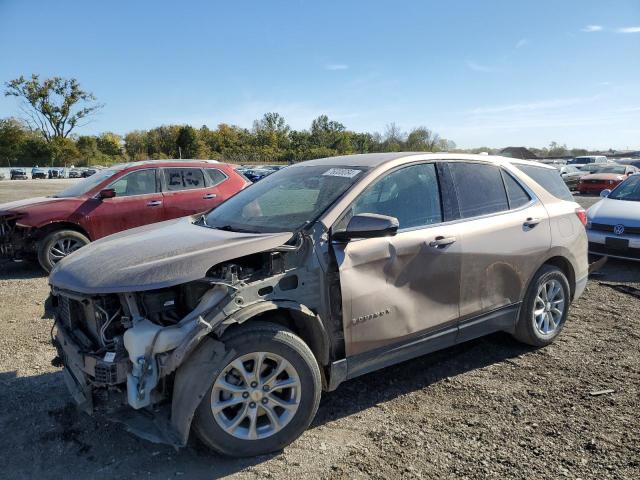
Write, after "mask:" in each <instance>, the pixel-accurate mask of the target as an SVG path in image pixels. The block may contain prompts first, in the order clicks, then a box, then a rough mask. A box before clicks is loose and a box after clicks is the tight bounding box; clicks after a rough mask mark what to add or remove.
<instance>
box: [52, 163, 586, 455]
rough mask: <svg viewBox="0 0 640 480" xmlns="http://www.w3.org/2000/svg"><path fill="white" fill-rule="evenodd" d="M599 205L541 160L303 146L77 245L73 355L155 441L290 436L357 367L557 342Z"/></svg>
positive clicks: (64, 305)
mask: <svg viewBox="0 0 640 480" xmlns="http://www.w3.org/2000/svg"><path fill="white" fill-rule="evenodd" d="M585 222H586V216H585V212H584V210H583V209H581V208H580V207H579V206H578V205H577V204H576V203H574V201H573V199H572V197H571V194H570V193H569V191H568V190H567V188H566V186H565V185H564V183H563V182H562V179H561V177H560V175H558V172H557V171H556V170H555V169H554V168H553V167H548V166H545V165H542V164H538V163H533V162H527V161H520V160H513V159H507V158H501V157H492V156H486V155H484V156H483V155H462V154H424V153H381V154H368V155H353V156H343V157H334V158H325V159H320V160H312V161H307V162H302V163H299V164H296V165H294V166H291V167H289V168H286V169H284V170H281V171H278V172H275V173H273V174H272V175H270V176H268V177H266V178H265V179H264V180H261V181H260V182H259V183H257V184H255V185H252V186H251V187H250V188H247V189H245V190H242V191H240V192H239V193H238V194H236V195H235V196H233V197H231V198H230V199H228V200H226V201H225V202H224V203H222V204H221V205H219V206H218V207H217V208H216V209H214V210H211V211H210V212H208V213H205V214H198V215H193V216H190V217H182V218H179V219H174V220H169V221H165V222H161V223H157V224H153V225H147V226H143V227H139V228H135V229H133V230H129V231H126V232H121V233H116V234H114V235H111V236H109V237H106V238H104V239H100V240H97V241H95V242H93V243H91V244H89V245H88V246H86V247H84V248H82V249H80V250H78V251H77V252H75V253H73V254H71V255H69V256H68V257H66V258H63V259H62V260H61V261H60V262H59V263H58V264H57V265H56V267H55V268H54V270H53V272H52V273H51V276H50V280H49V281H50V284H51V289H52V303H53V305H54V307H55V308H56V320H55V326H56V333H55V337H54V342H55V344H56V347H57V350H58V355H59V358H58V361H59V362H62V363H63V364H64V367H65V368H64V370H63V372H64V378H65V381H66V383H67V386H68V388H69V390H70V392H71V394H72V396H73V398H74V400H75V401H76V402H77V403H78V404H79V405H80V406H81V408H82V409H84V410H85V411H87V412H92V411H95V410H96V409H101V408H105V406H106V407H108V410H109V411H110V412H111V413H110V414H111V415H112V416H115V417H116V418H115V419H116V420H118V421H120V422H124V423H126V424H127V425H128V427H129V430H130V431H132V432H133V433H136V434H138V435H140V436H142V437H144V438H147V439H152V440H154V441H161V442H166V443H170V444H172V445H174V446H183V445H185V444H186V442H187V439H188V437H189V434H190V432H191V431H192V430H193V431H194V432H195V434H196V435H197V436H198V437H199V438H200V439H201V440H202V441H203V442H204V443H205V444H206V445H208V446H209V447H210V448H212V449H214V450H216V451H218V452H221V453H223V454H227V455H234V456H250V455H258V454H264V453H267V452H272V451H275V450H279V449H282V448H283V447H285V446H286V445H288V444H289V443H291V442H292V441H293V440H295V439H296V438H297V437H298V436H299V435H301V434H302V432H303V431H304V430H305V429H306V428H307V427H308V426H309V424H310V423H311V421H312V419H313V417H314V415H315V413H316V410H317V409H318V404H319V401H320V394H321V391H322V390H333V389H335V388H336V387H337V386H338V385H339V384H340V383H341V382H343V381H345V380H349V379H351V378H354V377H357V376H359V375H362V374H365V373H367V372H371V371H374V370H377V369H380V368H383V367H386V366H389V365H392V364H395V363H398V362H402V361H405V360H408V359H410V358H413V357H416V356H419V355H423V354H425V353H428V352H432V351H435V350H439V349H442V348H446V347H450V346H452V345H455V344H457V343H460V342H464V341H467V340H470V339H473V338H476V337H480V336H482V335H486V334H489V333H492V332H496V331H505V332H509V333H510V334H512V335H513V336H514V337H515V338H516V339H517V340H519V341H521V342H525V343H527V344H530V345H535V346H539V347H541V346H545V345H548V344H549V343H551V342H552V341H553V340H554V339H555V338H556V337H557V336H558V335H559V333H560V331H561V330H562V328H563V326H564V323H565V321H566V319H567V314H568V309H569V305H570V304H571V302H572V301H573V300H575V299H576V298H577V297H578V296H579V295H580V294H581V293H582V292H583V290H584V288H585V284H586V281H587V271H588V266H587V237H586V233H585V228H584V224H585ZM115 407H117V408H115Z"/></svg>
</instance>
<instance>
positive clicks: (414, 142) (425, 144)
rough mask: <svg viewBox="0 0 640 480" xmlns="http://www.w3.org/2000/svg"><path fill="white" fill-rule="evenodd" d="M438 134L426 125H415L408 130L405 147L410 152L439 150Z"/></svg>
mask: <svg viewBox="0 0 640 480" xmlns="http://www.w3.org/2000/svg"><path fill="white" fill-rule="evenodd" d="M441 146H442V143H441V138H440V135H438V134H437V133H434V132H432V131H431V130H429V129H428V128H427V127H417V128H414V129H413V130H411V132H409V135H408V136H407V141H406V148H407V150H409V151H412V152H434V151H436V150H441V149H442V148H441Z"/></svg>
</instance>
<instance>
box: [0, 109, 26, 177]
mask: <svg viewBox="0 0 640 480" xmlns="http://www.w3.org/2000/svg"><path fill="white" fill-rule="evenodd" d="M30 136H31V132H29V130H28V129H27V128H25V126H24V125H23V124H22V123H21V122H20V121H19V120H17V119H15V118H4V119H0V165H2V166H4V165H6V166H11V165H15V163H16V161H17V160H18V157H20V155H21V152H22V148H23V147H24V143H25V142H26V141H27V140H28V139H29V138H30Z"/></svg>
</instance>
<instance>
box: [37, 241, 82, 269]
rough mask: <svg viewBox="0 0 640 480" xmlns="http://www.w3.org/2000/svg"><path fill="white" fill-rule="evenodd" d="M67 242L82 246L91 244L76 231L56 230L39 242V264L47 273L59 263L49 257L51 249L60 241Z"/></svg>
mask: <svg viewBox="0 0 640 480" xmlns="http://www.w3.org/2000/svg"><path fill="white" fill-rule="evenodd" d="M65 240H69V241H70V242H76V243H79V244H81V246H84V245H87V244H88V243H89V239H88V238H87V237H86V236H84V235H83V234H82V233H80V232H76V231H75V230H56V231H53V232H51V233H49V234H47V235H46V236H44V237H43V238H42V239H41V240H40V241H39V242H38V263H40V266H41V267H42V268H43V269H44V271H45V272H47V273H49V272H51V270H52V269H53V267H54V266H55V264H56V263H57V262H55V261H53V260H52V259H51V257H50V255H49V253H50V251H51V249H52V248H53V247H54V246H55V245H56V243H58V242H59V241H65Z"/></svg>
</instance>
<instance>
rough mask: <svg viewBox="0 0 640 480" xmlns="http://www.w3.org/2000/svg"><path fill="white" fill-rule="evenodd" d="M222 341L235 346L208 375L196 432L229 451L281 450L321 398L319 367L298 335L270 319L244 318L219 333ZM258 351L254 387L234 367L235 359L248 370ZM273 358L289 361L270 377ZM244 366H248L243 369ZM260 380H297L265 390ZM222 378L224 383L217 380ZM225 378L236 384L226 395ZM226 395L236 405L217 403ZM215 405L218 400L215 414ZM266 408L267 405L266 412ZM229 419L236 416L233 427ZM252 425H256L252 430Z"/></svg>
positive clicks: (240, 454) (242, 453)
mask: <svg viewBox="0 0 640 480" xmlns="http://www.w3.org/2000/svg"><path fill="white" fill-rule="evenodd" d="M222 341H223V342H224V344H225V347H226V348H227V350H233V351H235V352H234V356H233V358H232V359H231V360H230V361H225V363H227V364H226V365H219V368H216V369H215V372H216V373H215V374H214V377H215V378H211V379H210V380H211V383H212V385H211V387H210V388H209V390H208V392H207V393H206V394H205V397H204V398H203V400H202V402H201V403H200V405H199V406H198V408H197V409H196V413H195V417H194V421H193V428H194V431H195V432H196V435H198V437H199V438H200V439H201V440H202V442H203V443H204V444H205V445H207V446H208V447H209V448H211V449H213V450H215V451H217V452H219V453H222V454H223V455H228V456H232V457H249V456H255V455H264V454H267V453H271V452H275V451H279V450H282V449H283V448H284V447H286V446H287V445H289V444H290V443H291V442H293V441H294V440H295V439H296V438H298V437H299V436H300V435H301V434H302V433H303V432H304V431H305V430H306V429H307V427H308V426H309V424H310V423H311V421H312V420H313V418H314V417H315V414H316V412H317V410H318V405H319V404H320V394H321V388H322V385H321V376H320V368H319V367H318V363H317V362H316V359H315V357H314V356H313V353H312V352H311V350H310V349H309V347H308V346H307V344H306V343H304V341H302V339H300V337H298V336H297V335H295V334H294V333H293V332H291V331H290V330H288V329H286V328H284V327H282V326H280V325H277V324H272V323H263V322H254V323H253V324H251V323H249V324H247V325H246V326H241V327H239V328H237V329H236V330H234V331H233V332H231V333H230V335H228V336H223V337H222ZM261 353H264V354H265V357H264V360H263V361H262V368H261V369H260V370H261V372H262V374H261V375H259V378H260V383H259V384H258V385H257V386H256V388H250V386H251V385H252V384H251V383H249V384H248V385H247V381H245V380H240V378H241V377H242V378H245V376H244V375H242V376H241V375H237V374H238V373H239V370H237V369H236V367H234V365H236V366H239V365H241V368H243V369H245V373H248V374H249V375H251V374H253V368H254V366H255V365H256V363H257V361H254V360H253V359H252V358H257V357H255V356H256V355H260V354H261ZM277 358H281V359H284V360H286V362H288V367H287V370H285V371H284V372H283V373H280V374H278V375H276V379H275V380H274V379H273V378H269V377H270V375H272V374H273V373H274V372H275V371H277V370H276V368H275V365H276V363H275V361H276V360H277ZM238 361H240V362H238ZM280 365H285V363H284V362H283V363H281V364H280ZM289 367H291V368H289ZM247 368H250V369H251V370H252V371H251V372H248V371H247ZM234 375H235V376H234ZM249 375H247V377H246V378H247V379H248V380H250V379H251V378H252V377H251V376H249ZM263 380H265V383H264V384H266V385H268V386H269V387H271V386H273V385H274V384H275V383H276V382H277V383H280V384H283V385H284V384H285V383H287V382H288V384H294V383H295V382H296V380H297V385H298V386H296V387H292V388H288V387H284V388H274V389H273V390H272V391H270V392H268V393H266V394H265V393H263V390H262V389H261V388H260V386H261V385H263V382H262V381H263ZM223 381H226V382H227V383H226V384H225V383H222V382H223ZM229 382H235V383H234V385H232V386H235V387H236V388H239V390H237V393H234V394H233V396H229V394H228V390H225V387H224V385H229ZM269 384H272V385H269ZM221 385H222V387H221ZM238 385H240V387H238ZM245 385H247V388H245ZM249 391H250V392H251V393H249ZM262 395H264V396H262ZM245 396H247V397H245ZM265 398H266V401H265ZM229 400H231V401H237V403H236V405H233V406H230V407H226V408H222V407H221V406H220V404H224V403H221V402H226V401H229ZM274 402H275V403H274ZM278 403H282V404H283V405H285V404H286V405H287V409H284V408H282V407H280V406H279V405H278ZM217 404H218V405H217ZM296 404H297V408H296V407H295V405H296ZM214 406H217V412H216V413H215V414H214V411H213V409H214ZM265 408H269V409H270V411H271V415H269V414H268V412H267V410H266V409H265ZM294 408H295V410H293V409H294ZM254 412H255V413H254ZM252 414H253V416H255V417H256V418H257V419H256V420H255V424H254V423H252V421H251V415H252ZM274 414H275V415H279V416H278V418H277V420H278V422H280V423H281V425H282V426H281V427H276V426H275V425H276V423H274V422H273V421H272V420H271V419H272V418H273V415H274ZM239 419H241V421H240V420H239ZM223 422H226V423H227V429H226V430H225V429H224V428H223V426H222V425H221V423H223ZM234 422H239V423H238V425H237V426H236V427H235V429H234V427H232V426H231V425H232V424H233V423H234ZM252 425H256V426H257V428H254V429H253V430H252V428H251V426H252ZM231 429H233V431H230V430H231ZM260 429H262V430H261V431H260Z"/></svg>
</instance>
